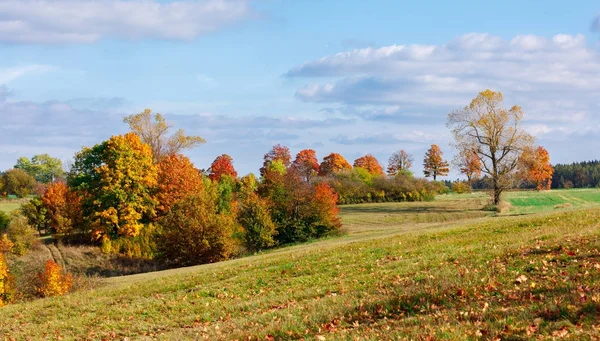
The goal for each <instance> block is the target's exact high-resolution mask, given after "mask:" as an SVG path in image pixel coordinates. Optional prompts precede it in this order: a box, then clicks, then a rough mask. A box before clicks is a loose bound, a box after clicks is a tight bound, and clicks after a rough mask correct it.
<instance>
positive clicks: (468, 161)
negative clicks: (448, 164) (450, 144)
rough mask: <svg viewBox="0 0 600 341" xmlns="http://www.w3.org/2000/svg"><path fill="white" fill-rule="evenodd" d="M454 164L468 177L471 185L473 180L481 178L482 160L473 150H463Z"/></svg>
mask: <svg viewBox="0 0 600 341" xmlns="http://www.w3.org/2000/svg"><path fill="white" fill-rule="evenodd" d="M454 164H455V165H456V166H457V167H458V169H459V170H460V172H461V173H462V174H464V175H465V176H466V177H467V182H468V183H469V184H470V183H471V180H474V179H477V178H479V177H480V176H481V160H480V159H479V156H477V153H475V152H474V151H472V150H461V151H460V152H459V154H458V155H457V156H456V158H455V159H454Z"/></svg>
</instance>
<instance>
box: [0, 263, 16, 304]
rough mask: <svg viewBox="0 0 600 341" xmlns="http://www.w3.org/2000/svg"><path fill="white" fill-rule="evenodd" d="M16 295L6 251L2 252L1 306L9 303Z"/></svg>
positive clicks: (0, 267)
mask: <svg viewBox="0 0 600 341" xmlns="http://www.w3.org/2000/svg"><path fill="white" fill-rule="evenodd" d="M13 295H14V288H13V280H12V276H11V274H10V271H9V269H8V263H7V262H6V257H5V256H4V253H0V307H2V306H4V305H6V304H8V303H9V302H10V301H11V300H12V298H13Z"/></svg>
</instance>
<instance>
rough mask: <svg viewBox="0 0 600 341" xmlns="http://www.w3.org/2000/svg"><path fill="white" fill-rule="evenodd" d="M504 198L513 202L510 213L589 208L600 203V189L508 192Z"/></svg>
mask: <svg viewBox="0 0 600 341" xmlns="http://www.w3.org/2000/svg"><path fill="white" fill-rule="evenodd" d="M504 200H506V201H507V202H509V203H510V204H511V209H510V211H509V213H510V214H530V213H540V212H547V211H552V210H556V209H566V208H567V209H568V208H588V207H594V206H599V205H600V189H597V188H586V189H570V190H552V191H541V192H537V191H515V192H506V194H505V196H504Z"/></svg>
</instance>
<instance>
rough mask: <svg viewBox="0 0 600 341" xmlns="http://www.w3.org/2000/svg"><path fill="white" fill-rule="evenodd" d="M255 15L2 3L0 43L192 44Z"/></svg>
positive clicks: (217, 3)
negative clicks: (152, 41)
mask: <svg viewBox="0 0 600 341" xmlns="http://www.w3.org/2000/svg"><path fill="white" fill-rule="evenodd" d="M254 15H255V12H254V10H253V9H252V8H251V6H250V4H249V2H248V1H247V0H175V1H172V2H159V1H157V0H2V1H0V41H3V42H10V43H44V44H52V43H91V42H95V41H97V40H100V39H103V38H117V39H119V38H126V39H145V38H149V39H168V40H191V39H194V38H196V37H198V36H200V35H202V34H205V33H208V32H212V31H215V30H218V29H220V28H222V27H224V26H227V25H231V24H234V23H237V22H240V21H243V20H244V19H248V18H250V17H252V16H254Z"/></svg>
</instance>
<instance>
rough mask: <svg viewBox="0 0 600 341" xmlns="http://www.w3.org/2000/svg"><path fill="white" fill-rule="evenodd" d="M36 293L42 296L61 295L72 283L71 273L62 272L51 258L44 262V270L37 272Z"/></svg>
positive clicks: (67, 290)
mask: <svg viewBox="0 0 600 341" xmlns="http://www.w3.org/2000/svg"><path fill="white" fill-rule="evenodd" d="M38 279H39V285H38V293H39V294H40V296H42V297H51V296H62V295H64V294H66V293H67V292H69V289H71V285H72V283H73V276H71V274H63V273H62V269H61V268H60V266H59V265H58V264H56V263H55V262H54V261H52V260H48V261H47V262H46V267H45V270H44V272H42V273H40V274H38Z"/></svg>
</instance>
